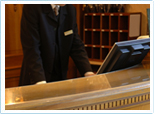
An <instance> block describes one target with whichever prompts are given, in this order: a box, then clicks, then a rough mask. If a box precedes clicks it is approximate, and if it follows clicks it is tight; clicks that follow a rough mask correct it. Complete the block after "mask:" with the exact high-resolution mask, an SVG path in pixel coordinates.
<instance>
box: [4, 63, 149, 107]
mask: <svg viewBox="0 0 165 114" xmlns="http://www.w3.org/2000/svg"><path fill="white" fill-rule="evenodd" d="M147 64H148V63H147ZM148 71H149V68H147V69H146V68H145V67H144V65H142V64H139V65H136V66H134V67H131V68H127V69H123V70H120V71H115V72H111V73H105V74H101V75H95V76H91V77H83V78H77V79H70V80H66V81H59V82H53V83H47V84H42V85H30V86H22V87H15V88H7V89H5V109H6V110H107V109H110V110H114V109H115V110H116V109H129V110H134V109H136V110H137V109H139V110H141V109H144V110H149V109H150V81H149V80H150V78H149V75H148V73H147V72H148Z"/></svg>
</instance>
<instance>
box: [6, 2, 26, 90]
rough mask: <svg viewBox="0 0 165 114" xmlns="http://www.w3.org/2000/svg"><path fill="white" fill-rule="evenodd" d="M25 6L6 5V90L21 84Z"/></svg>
mask: <svg viewBox="0 0 165 114" xmlns="http://www.w3.org/2000/svg"><path fill="white" fill-rule="evenodd" d="M22 7H23V4H6V5H5V88H9V87H16V86H18V83H19V76H20V70H21V65H22V59H23V53H22V46H21V41H20V22H21V16H22Z"/></svg>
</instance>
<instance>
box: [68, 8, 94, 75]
mask: <svg viewBox="0 0 165 114" xmlns="http://www.w3.org/2000/svg"><path fill="white" fill-rule="evenodd" d="M73 20H74V26H73V27H74V29H73V32H74V38H73V44H72V49H71V57H72V59H73V61H74V63H75V64H76V66H77V68H78V70H79V72H80V74H81V76H84V74H85V73H86V72H90V71H92V68H91V65H90V63H89V60H88V56H87V53H86V51H85V47H84V43H83V42H82V40H81V39H80V37H79V35H78V28H77V23H76V9H75V16H74V19H73Z"/></svg>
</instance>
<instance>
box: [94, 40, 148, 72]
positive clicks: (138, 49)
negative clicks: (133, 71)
mask: <svg viewBox="0 0 165 114" xmlns="http://www.w3.org/2000/svg"><path fill="white" fill-rule="evenodd" d="M149 50H150V38H147V39H139V40H129V41H121V42H116V43H115V44H114V45H113V47H112V49H111V50H110V51H109V53H108V55H107V56H106V58H105V60H104V61H103V63H102V65H101V66H100V68H99V69H98V71H97V73H96V74H102V73H107V72H111V71H115V70H120V69H124V68H128V67H131V66H134V65H137V64H139V63H141V61H142V60H143V59H144V57H145V56H146V55H147V53H148V52H149Z"/></svg>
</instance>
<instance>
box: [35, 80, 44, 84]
mask: <svg viewBox="0 0 165 114" xmlns="http://www.w3.org/2000/svg"><path fill="white" fill-rule="evenodd" d="M36 84H46V81H40V82H37V83H36Z"/></svg>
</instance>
